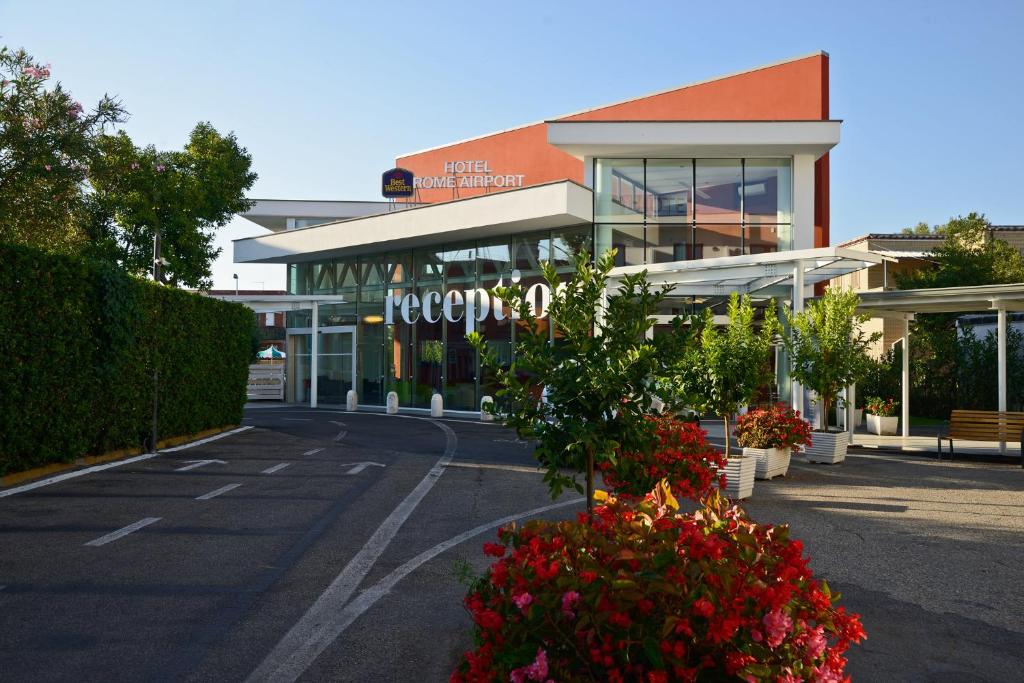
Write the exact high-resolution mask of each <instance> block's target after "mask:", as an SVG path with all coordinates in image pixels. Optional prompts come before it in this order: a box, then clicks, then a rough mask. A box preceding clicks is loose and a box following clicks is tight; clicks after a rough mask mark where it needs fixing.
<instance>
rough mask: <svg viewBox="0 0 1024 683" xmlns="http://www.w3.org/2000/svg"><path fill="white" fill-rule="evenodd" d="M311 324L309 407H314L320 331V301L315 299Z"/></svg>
mask: <svg viewBox="0 0 1024 683" xmlns="http://www.w3.org/2000/svg"><path fill="white" fill-rule="evenodd" d="M312 323H313V326H312V329H311V331H310V332H311V333H310V342H309V407H310V408H316V394H317V386H316V378H317V372H318V371H319V370H318V368H317V356H318V355H320V344H319V337H320V335H319V331H320V303H319V302H317V301H314V302H313V320H312Z"/></svg>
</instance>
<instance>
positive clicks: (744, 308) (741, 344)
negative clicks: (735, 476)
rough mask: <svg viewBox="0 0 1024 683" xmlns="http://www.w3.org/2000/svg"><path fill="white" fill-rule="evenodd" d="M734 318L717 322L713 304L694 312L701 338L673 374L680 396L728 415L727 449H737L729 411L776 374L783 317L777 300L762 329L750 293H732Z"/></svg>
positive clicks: (708, 410)
mask: <svg viewBox="0 0 1024 683" xmlns="http://www.w3.org/2000/svg"><path fill="white" fill-rule="evenodd" d="M728 315H729V323H728V324H727V325H726V326H725V327H724V328H723V327H719V326H718V325H716V324H715V322H714V316H713V315H712V311H711V309H710V308H706V309H704V313H703V315H702V316H693V318H691V321H692V324H693V327H694V330H695V334H694V340H695V343H694V344H692V345H691V346H690V347H689V348H687V350H686V351H685V352H684V355H683V357H682V359H681V361H680V362H679V363H678V364H677V365H676V366H675V368H673V374H672V380H673V381H674V383H675V385H676V391H677V392H678V394H677V395H678V396H679V398H680V399H681V400H682V401H683V402H685V403H686V404H687V405H689V406H691V407H693V408H695V409H697V410H699V411H701V412H706V413H711V414H713V415H717V416H719V417H720V418H722V421H723V423H724V425H725V455H726V457H729V455H730V454H731V452H732V449H731V444H730V438H729V433H730V432H729V417H730V416H731V415H733V414H735V413H736V412H737V411H738V410H739V408H740V406H742V405H746V404H749V403H751V402H752V401H753V400H754V396H755V395H756V394H757V391H758V389H760V388H761V387H762V386H764V385H765V384H767V383H769V382H770V381H771V379H772V375H771V367H770V362H771V356H772V349H773V344H774V338H775V335H776V334H777V332H778V321H777V320H776V318H775V306H774V302H772V303H770V304H769V305H768V307H767V308H766V309H765V317H764V322H763V323H762V325H761V330H760V332H758V331H756V330H755V329H754V307H753V305H751V303H750V297H749V296H746V295H744V296H743V298H742V299H741V298H740V297H739V296H738V295H737V294H736V293H733V294H732V295H731V296H730V297H729V307H728Z"/></svg>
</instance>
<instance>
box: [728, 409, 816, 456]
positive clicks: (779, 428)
mask: <svg viewBox="0 0 1024 683" xmlns="http://www.w3.org/2000/svg"><path fill="white" fill-rule="evenodd" d="M736 440H737V441H738V442H739V444H740V446H743V447H744V448H794V447H796V446H810V445H811V423H810V422H808V421H807V420H805V419H803V418H802V417H800V411H798V410H793V409H792V408H790V407H789V406H787V405H786V404H784V403H776V404H775V405H772V406H770V407H768V408H755V409H754V410H751V411H750V412H748V413H747V414H746V415H741V416H740V418H739V419H738V420H737V421H736Z"/></svg>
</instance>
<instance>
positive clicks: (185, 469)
mask: <svg viewBox="0 0 1024 683" xmlns="http://www.w3.org/2000/svg"><path fill="white" fill-rule="evenodd" d="M185 462H190V463H192V464H191V465H185V466H184V467H179V468H178V469H176V470H174V471H175V472H188V471H189V470H194V469H197V468H199V467H205V466H206V465H212V464H213V463H215V462H216V463H219V464H221V465H227V463H226V462H224V461H223V460H186V461H185Z"/></svg>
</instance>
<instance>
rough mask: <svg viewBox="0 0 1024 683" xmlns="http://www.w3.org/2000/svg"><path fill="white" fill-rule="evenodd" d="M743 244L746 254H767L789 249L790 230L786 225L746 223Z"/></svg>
mask: <svg viewBox="0 0 1024 683" xmlns="http://www.w3.org/2000/svg"><path fill="white" fill-rule="evenodd" d="M746 230H747V232H746V235H745V238H746V239H745V240H744V244H745V245H746V253H748V254H768V253H771V252H775V251H785V250H787V249H791V248H792V246H791V244H790V242H791V238H792V230H791V228H790V226H788V225H748V226H747V228H746Z"/></svg>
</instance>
